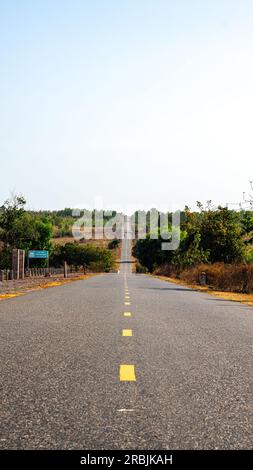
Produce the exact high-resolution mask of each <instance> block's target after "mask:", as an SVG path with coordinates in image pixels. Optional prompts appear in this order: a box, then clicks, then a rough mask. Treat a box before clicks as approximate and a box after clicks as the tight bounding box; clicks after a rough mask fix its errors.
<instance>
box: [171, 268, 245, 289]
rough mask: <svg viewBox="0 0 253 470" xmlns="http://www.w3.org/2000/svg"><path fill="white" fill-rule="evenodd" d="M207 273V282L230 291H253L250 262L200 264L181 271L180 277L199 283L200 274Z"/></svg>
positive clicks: (216, 287)
mask: <svg viewBox="0 0 253 470" xmlns="http://www.w3.org/2000/svg"><path fill="white" fill-rule="evenodd" d="M202 272H205V273H206V277H207V284H208V285H209V286H211V287H213V288H215V289H220V290H224V291H230V292H243V293H249V292H253V266H252V265H248V264H224V263H214V264H212V265H211V264H200V265H198V266H195V267H192V268H189V269H186V270H184V271H182V272H181V274H180V279H182V280H185V281H187V282H190V283H194V284H199V279H200V274H201V273H202Z"/></svg>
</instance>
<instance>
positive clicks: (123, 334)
mask: <svg viewBox="0 0 253 470" xmlns="http://www.w3.org/2000/svg"><path fill="white" fill-rule="evenodd" d="M122 336H133V330H122Z"/></svg>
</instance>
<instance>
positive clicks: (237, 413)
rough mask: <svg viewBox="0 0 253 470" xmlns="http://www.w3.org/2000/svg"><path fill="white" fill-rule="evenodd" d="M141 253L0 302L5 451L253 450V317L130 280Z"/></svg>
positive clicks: (238, 308) (248, 311) (240, 308)
mask: <svg viewBox="0 0 253 470" xmlns="http://www.w3.org/2000/svg"><path fill="white" fill-rule="evenodd" d="M130 246H131V242H130V241H129V240H127V239H126V240H125V241H124V243H123V255H122V258H123V259H122V261H124V262H123V263H122V266H121V272H120V274H105V275H99V276H96V277H93V278H90V279H88V280H84V281H78V282H75V283H71V284H68V285H64V286H61V287H56V288H52V289H47V290H43V291H40V292H33V293H30V294H28V295H26V296H23V297H19V298H15V299H10V300H6V301H1V302H0V340H1V342H0V360H1V363H0V364H1V365H0V370H1V376H0V377H1V410H0V415H1V420H0V421H1V431H0V432H1V434H0V448H1V449H242V448H252V381H251V380H252V330H253V309H252V308H250V307H248V306H244V305H242V304H239V303H232V302H228V301H223V300H221V299H218V298H215V297H211V296H209V295H207V294H202V293H198V292H194V291H191V290H189V289H186V288H185V287H180V286H178V285H174V284H170V283H167V282H164V281H161V280H159V279H155V278H152V277H149V276H145V275H135V274H131V273H130V263H127V261H129V258H130V254H129V251H130ZM123 330H124V334H126V336H122V334H123Z"/></svg>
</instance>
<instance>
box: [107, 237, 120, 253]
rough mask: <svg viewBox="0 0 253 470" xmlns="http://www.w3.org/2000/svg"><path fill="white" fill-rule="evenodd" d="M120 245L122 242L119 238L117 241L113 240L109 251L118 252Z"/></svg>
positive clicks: (109, 244)
mask: <svg viewBox="0 0 253 470" xmlns="http://www.w3.org/2000/svg"><path fill="white" fill-rule="evenodd" d="M119 244H120V241H119V240H118V238H115V240H112V241H110V242H109V243H108V249H109V250H116V248H118V246H119Z"/></svg>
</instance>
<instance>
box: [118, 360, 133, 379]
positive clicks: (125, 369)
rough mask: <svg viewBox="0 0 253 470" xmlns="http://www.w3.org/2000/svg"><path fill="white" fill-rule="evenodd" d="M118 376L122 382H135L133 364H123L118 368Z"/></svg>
mask: <svg viewBox="0 0 253 470" xmlns="http://www.w3.org/2000/svg"><path fill="white" fill-rule="evenodd" d="M119 378H120V381H122V382H135V381H136V378H135V371H134V366H133V365H127V364H123V365H121V366H120V369H119Z"/></svg>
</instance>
